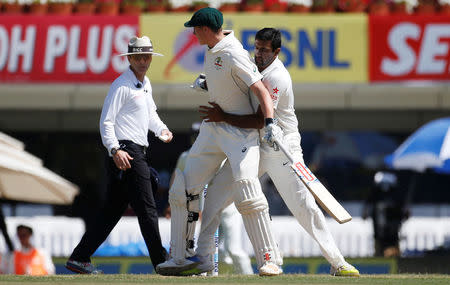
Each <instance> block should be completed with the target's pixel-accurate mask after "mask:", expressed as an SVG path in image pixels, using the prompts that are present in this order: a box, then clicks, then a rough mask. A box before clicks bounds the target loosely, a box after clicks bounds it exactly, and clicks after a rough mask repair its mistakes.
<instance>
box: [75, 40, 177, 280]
mask: <svg viewBox="0 0 450 285" xmlns="http://www.w3.org/2000/svg"><path fill="white" fill-rule="evenodd" d="M125 55H126V56H127V58H128V61H129V63H130V67H129V68H128V70H126V71H125V72H124V73H123V74H122V75H121V76H119V77H118V78H117V79H116V80H115V81H114V82H113V83H112V85H111V88H110V89H109V92H108V95H107V96H106V99H105V102H104V105H103V109H102V114H101V118H100V134H101V137H102V142H103V145H104V146H105V147H106V148H107V150H108V154H109V155H108V157H107V163H106V170H107V171H106V172H107V179H108V181H107V195H106V203H105V206H104V208H103V209H102V210H101V211H99V212H100V213H99V215H98V216H97V217H96V218H95V219H94V221H93V222H92V223H90V226H89V227H88V228H87V229H86V232H85V234H84V235H83V237H82V239H81V241H80V243H79V244H78V245H77V247H76V248H75V249H74V251H73V253H72V255H71V256H70V258H69V260H68V261H67V263H66V267H67V269H69V270H71V271H74V272H77V273H83V274H99V273H102V272H101V271H100V270H98V269H96V268H95V267H94V266H93V265H92V264H91V262H90V256H91V255H92V254H93V253H94V252H95V251H96V250H97V248H98V247H99V246H100V245H101V244H102V243H103V241H105V239H106V238H107V237H108V235H109V233H110V232H111V230H112V229H113V228H114V226H115V225H116V224H117V222H118V221H119V220H120V218H121V217H122V214H123V212H124V211H125V209H126V208H127V206H128V204H130V205H131V207H132V208H133V210H134V212H135V213H136V215H137V217H138V221H139V227H140V229H141V233H142V235H143V237H144V240H145V243H146V245H147V248H148V251H149V253H150V258H151V260H152V263H153V267H156V265H158V264H160V263H162V262H164V261H165V260H166V258H167V252H166V250H165V249H164V247H163V246H162V244H161V236H160V233H159V227H158V214H157V211H156V204H155V200H154V198H153V193H152V186H151V175H150V170H149V166H148V162H147V159H146V151H147V147H148V141H147V132H148V130H151V131H152V132H153V133H155V135H156V136H159V137H160V138H161V139H162V140H163V141H164V142H166V143H168V142H170V141H171V140H172V133H171V132H170V131H169V130H168V128H167V126H166V125H165V124H164V123H163V122H162V121H161V119H160V118H159V116H158V114H157V113H156V105H155V103H154V101H153V98H152V87H151V85H150V81H149V79H148V77H147V76H146V75H145V74H146V72H147V70H148V68H149V67H150V63H151V62H152V56H162V55H161V54H159V53H155V52H154V51H153V46H152V42H151V41H150V39H149V38H148V37H146V36H144V37H142V38H138V37H133V38H131V40H130V42H129V44H128V52H127V53H124V54H121V55H120V56H125Z"/></svg>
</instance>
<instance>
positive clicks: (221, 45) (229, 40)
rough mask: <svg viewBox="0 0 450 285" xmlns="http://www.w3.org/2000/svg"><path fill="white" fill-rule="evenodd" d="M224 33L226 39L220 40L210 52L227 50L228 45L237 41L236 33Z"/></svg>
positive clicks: (229, 31)
mask: <svg viewBox="0 0 450 285" xmlns="http://www.w3.org/2000/svg"><path fill="white" fill-rule="evenodd" d="M223 33H224V34H225V37H224V38H223V39H222V40H220V42H218V43H217V44H216V45H215V46H214V47H212V48H211V49H209V51H210V52H212V53H214V52H218V51H220V50H222V49H223V48H225V47H226V46H228V45H231V44H232V43H233V42H234V41H237V39H236V37H235V36H234V32H233V31H231V30H224V31H223Z"/></svg>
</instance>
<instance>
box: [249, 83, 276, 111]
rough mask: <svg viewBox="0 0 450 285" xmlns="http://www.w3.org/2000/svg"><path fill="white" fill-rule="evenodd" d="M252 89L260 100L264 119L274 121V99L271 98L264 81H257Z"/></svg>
mask: <svg viewBox="0 0 450 285" xmlns="http://www.w3.org/2000/svg"><path fill="white" fill-rule="evenodd" d="M250 89H251V90H252V91H253V94H255V95H256V97H257V98H258V100H259V105H260V106H261V110H262V113H263V114H264V118H265V119H267V118H271V119H273V102H272V99H271V98H270V94H269V91H267V89H266V87H265V86H264V84H263V83H262V81H261V80H258V81H256V82H255V83H254V84H252V85H251V86H250Z"/></svg>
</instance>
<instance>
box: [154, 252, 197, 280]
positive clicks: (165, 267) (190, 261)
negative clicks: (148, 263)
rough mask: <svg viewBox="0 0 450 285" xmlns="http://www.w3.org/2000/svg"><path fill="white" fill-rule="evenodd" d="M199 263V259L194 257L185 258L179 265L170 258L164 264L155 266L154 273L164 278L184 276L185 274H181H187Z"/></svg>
mask: <svg viewBox="0 0 450 285" xmlns="http://www.w3.org/2000/svg"><path fill="white" fill-rule="evenodd" d="M199 263H200V259H199V258H197V257H196V256H192V257H189V258H186V259H184V260H183V261H182V262H181V263H176V262H175V260H174V259H173V258H171V259H169V260H167V261H166V262H163V263H160V264H158V265H157V266H156V273H158V274H161V275H166V276H184V275H185V274H184V273H183V272H187V271H188V270H190V269H192V268H194V267H195V266H197V264H199ZM190 275H192V274H190Z"/></svg>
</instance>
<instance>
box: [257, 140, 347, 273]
mask: <svg viewBox="0 0 450 285" xmlns="http://www.w3.org/2000/svg"><path fill="white" fill-rule="evenodd" d="M300 141H301V138H300V134H299V133H298V132H296V133H291V134H288V135H285V137H284V145H285V147H286V148H287V149H288V150H290V152H291V154H292V155H293V156H294V158H295V159H296V160H301V161H302V163H304V162H303V152H302V148H301V146H300ZM286 162H287V163H286ZM290 164H291V163H290V162H289V159H288V158H287V157H286V156H285V155H284V153H283V152H282V151H281V150H279V151H275V150H274V149H273V148H269V147H267V146H264V147H261V161H260V163H259V169H260V171H259V173H260V175H263V174H264V173H267V174H268V175H269V176H270V178H271V179H272V181H273V183H274V184H275V187H276V188H277V190H278V192H279V193H280V195H281V198H283V200H284V202H285V203H286V205H287V206H288V208H289V210H290V211H291V213H292V214H293V215H294V217H295V218H296V219H297V221H298V222H299V224H300V225H301V226H302V227H303V228H304V229H305V230H306V231H307V232H308V234H309V235H310V236H311V237H312V238H313V239H314V240H315V241H316V242H317V243H318V244H319V247H320V249H321V251H322V255H323V256H324V257H325V258H326V259H327V260H328V262H329V263H330V264H331V265H332V266H333V267H335V268H339V267H340V266H342V265H344V263H345V259H344V257H343V256H342V254H341V252H340V251H339V249H338V247H337V246H336V243H335V242H334V239H333V236H332V235H331V233H330V230H329V229H328V226H327V224H326V221H325V217H324V215H323V213H322V211H321V210H320V209H319V206H318V205H317V203H316V201H315V199H314V196H313V195H312V194H311V192H310V191H309V190H308V188H306V186H305V185H304V184H303V182H302V181H301V180H300V178H299V177H298V176H297V175H296V174H295V173H294V172H293V171H292V169H291V167H290Z"/></svg>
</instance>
